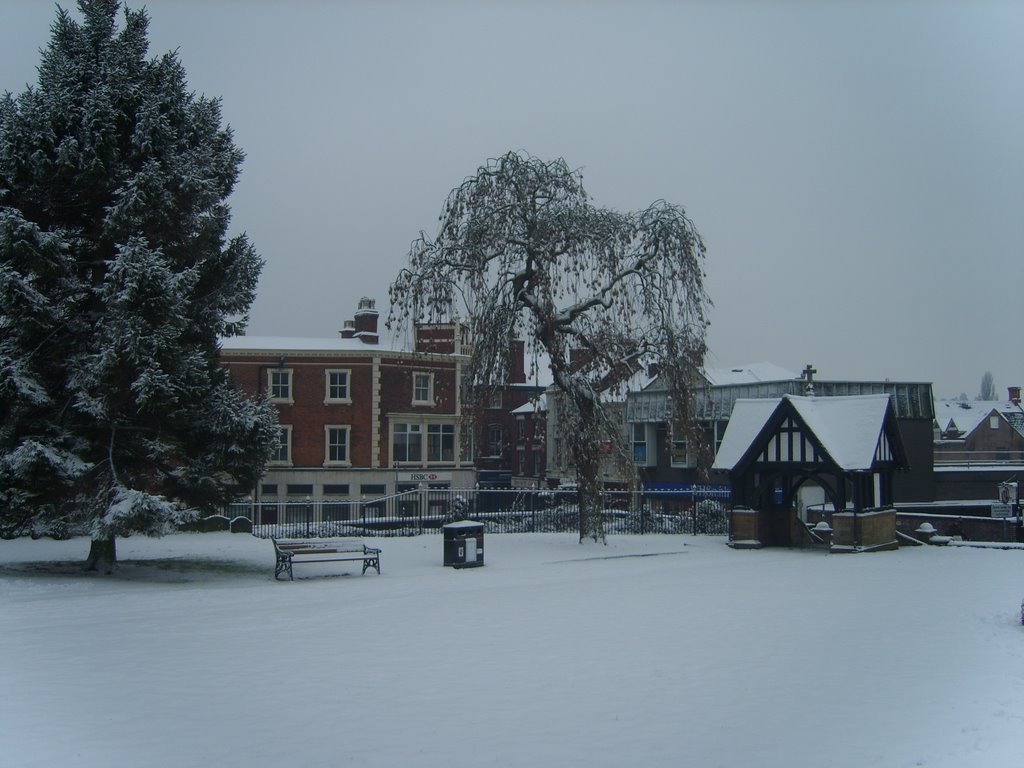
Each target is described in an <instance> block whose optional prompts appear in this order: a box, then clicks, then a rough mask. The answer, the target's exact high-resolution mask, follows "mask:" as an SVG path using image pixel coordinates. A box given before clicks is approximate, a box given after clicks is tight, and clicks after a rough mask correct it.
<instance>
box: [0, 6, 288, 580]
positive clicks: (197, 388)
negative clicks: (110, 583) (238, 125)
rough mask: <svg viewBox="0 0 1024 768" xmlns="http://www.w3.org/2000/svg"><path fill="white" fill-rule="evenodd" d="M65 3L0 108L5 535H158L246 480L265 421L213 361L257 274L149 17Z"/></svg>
mask: <svg viewBox="0 0 1024 768" xmlns="http://www.w3.org/2000/svg"><path fill="white" fill-rule="evenodd" d="M78 7H79V11H80V15H81V17H82V19H81V21H80V22H79V21H76V20H75V19H73V18H72V16H71V15H70V14H69V13H68V12H66V11H65V10H63V9H58V15H57V19H56V21H55V22H54V24H53V26H52V29H51V33H52V34H51V39H50V43H49V46H48V48H47V49H45V50H44V51H43V54H42V62H41V64H40V66H39V81H38V84H37V85H36V86H35V87H30V88H28V89H27V90H25V91H24V92H23V93H21V94H20V95H18V96H12V95H11V94H10V93H7V94H5V95H4V97H3V99H2V101H0V533H2V534H3V535H6V536H15V535H20V534H25V533H30V534H33V535H46V534H49V535H57V534H59V533H61V532H67V531H74V530H78V529H82V528H88V530H89V531H90V533H91V536H92V547H91V549H90V555H89V560H88V563H89V565H90V566H91V567H94V568H95V567H100V568H105V569H107V570H109V566H110V564H112V563H113V562H114V560H115V559H116V554H115V546H114V542H115V537H116V536H118V535H124V534H128V533H132V532H142V533H147V534H159V533H162V532H163V531H165V530H166V529H168V527H169V526H172V525H174V524H176V523H178V522H181V521H182V520H185V519H187V518H189V517H190V516H191V515H193V514H194V513H195V510H197V509H203V508H211V507H214V506H216V505H220V504H222V503H224V502H225V501H227V500H228V499H229V498H230V497H231V496H232V494H234V493H238V492H240V491H245V490H247V489H249V488H251V487H252V486H253V484H254V483H255V482H256V481H257V480H258V478H259V475H260V474H261V472H262V468H263V464H264V461H265V458H266V456H267V451H268V447H269V445H270V444H271V442H272V440H273V439H274V435H275V431H274V425H275V424H276V417H275V414H274V412H273V410H272V408H271V407H270V406H269V405H267V404H266V403H258V402H253V401H250V400H248V399H247V398H246V397H245V396H244V395H243V394H242V393H241V391H240V390H239V389H238V388H237V387H236V386H235V385H234V384H233V383H232V382H231V381H230V379H229V378H228V376H227V375H226V373H225V371H224V370H223V369H222V368H220V367H219V366H218V363H217V356H218V338H219V337H221V336H226V335H233V334H236V333H239V332H241V331H242V330H243V328H244V324H245V322H246V320H247V312H248V308H249V306H250V304H251V303H252V300H253V297H254V293H255V289H256V283H257V279H258V277H259V273H260V269H261V267H262V261H261V260H260V258H259V257H258V255H257V254H256V253H255V251H254V250H253V248H252V246H251V245H250V244H249V242H248V241H247V240H246V238H245V237H244V236H240V237H235V238H233V239H228V237H227V229H228V222H229V217H230V212H229V208H228V206H227V205H226V203H225V201H226V199H227V197H228V196H229V195H230V194H231V191H232V188H233V187H234V184H235V181H236V179H237V176H238V172H239V168H240V165H241V162H242V158H243V155H242V152H241V151H239V150H238V149H237V148H236V147H235V146H234V144H233V142H232V135H231V131H230V130H229V129H227V128H224V127H222V126H221V113H220V104H219V101H217V100H215V99H207V98H203V97H197V96H195V95H194V94H192V93H191V92H189V90H188V87H187V83H186V78H185V71H184V69H183V67H182V65H181V63H180V62H179V60H178V58H177V56H176V55H175V54H173V53H169V54H166V55H164V56H160V57H157V58H149V57H148V52H147V49H148V39H147V29H148V24H149V21H148V18H147V16H146V13H145V12H144V11H129V10H127V9H125V11H124V13H123V15H122V14H120V13H119V9H120V3H119V2H118V0H79V3H78Z"/></svg>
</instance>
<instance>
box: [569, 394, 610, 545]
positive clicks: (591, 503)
mask: <svg viewBox="0 0 1024 768" xmlns="http://www.w3.org/2000/svg"><path fill="white" fill-rule="evenodd" d="M577 412H578V414H579V422H578V424H577V429H575V430H573V433H572V438H571V441H572V442H571V444H572V453H573V461H574V463H575V464H576V489H577V491H576V499H577V503H578V504H579V524H580V541H583V540H584V539H587V538H590V539H593V540H594V541H604V523H603V520H602V519H601V517H602V509H601V479H600V475H601V456H600V454H599V453H598V451H599V447H598V446H599V444H600V443H601V439H600V431H599V430H598V429H597V415H596V412H595V407H594V403H593V401H591V400H589V399H586V398H579V401H578V405H577Z"/></svg>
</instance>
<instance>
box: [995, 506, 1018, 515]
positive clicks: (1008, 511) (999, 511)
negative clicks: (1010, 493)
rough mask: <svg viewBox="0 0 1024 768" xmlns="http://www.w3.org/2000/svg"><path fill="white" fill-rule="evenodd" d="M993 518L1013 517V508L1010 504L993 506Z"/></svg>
mask: <svg viewBox="0 0 1024 768" xmlns="http://www.w3.org/2000/svg"><path fill="white" fill-rule="evenodd" d="M992 517H1013V507H1012V506H1011V505H1010V504H993V505H992Z"/></svg>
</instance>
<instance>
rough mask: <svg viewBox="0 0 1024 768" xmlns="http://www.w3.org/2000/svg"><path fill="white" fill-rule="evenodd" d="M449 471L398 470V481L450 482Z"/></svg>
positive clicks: (450, 474)
mask: <svg viewBox="0 0 1024 768" xmlns="http://www.w3.org/2000/svg"><path fill="white" fill-rule="evenodd" d="M451 481H452V473H451V472H399V473H398V482H400V483H450V482H451Z"/></svg>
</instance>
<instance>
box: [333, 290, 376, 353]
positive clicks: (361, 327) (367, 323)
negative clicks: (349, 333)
mask: <svg viewBox="0 0 1024 768" xmlns="http://www.w3.org/2000/svg"><path fill="white" fill-rule="evenodd" d="M376 304H377V302H376V301H374V300H373V299H369V298H367V297H365V296H364V297H363V298H361V299H360V300H359V309H358V310H357V311H356V319H355V333H354V334H353V335H354V336H355V338H357V339H359V340H360V341H361V342H363V343H364V344H377V343H378V342H379V341H380V336H379V335H378V334H377V310H376V309H374V307H375V306H376ZM342 337H343V338H344V331H343V332H342Z"/></svg>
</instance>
